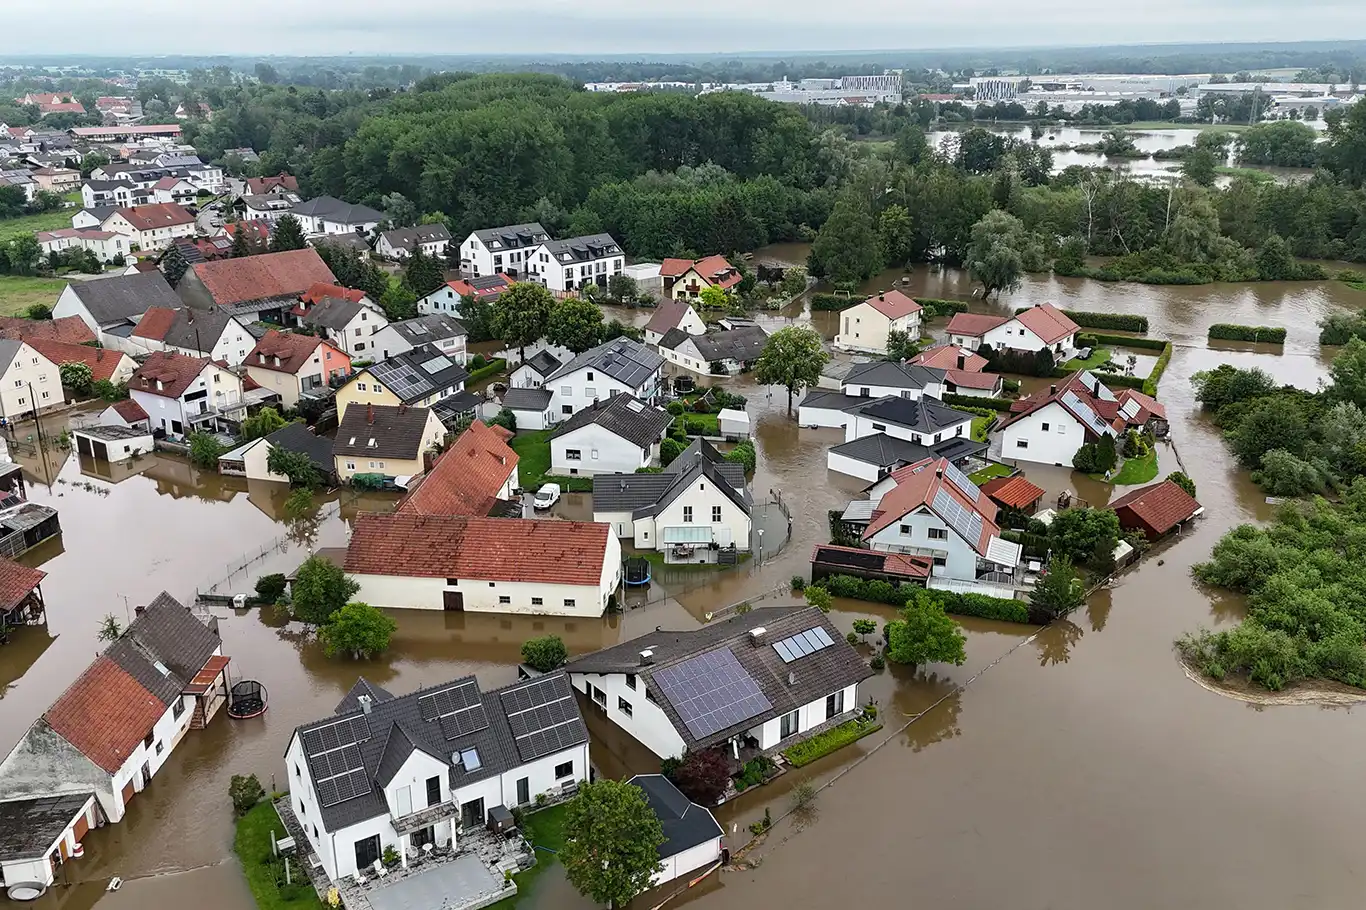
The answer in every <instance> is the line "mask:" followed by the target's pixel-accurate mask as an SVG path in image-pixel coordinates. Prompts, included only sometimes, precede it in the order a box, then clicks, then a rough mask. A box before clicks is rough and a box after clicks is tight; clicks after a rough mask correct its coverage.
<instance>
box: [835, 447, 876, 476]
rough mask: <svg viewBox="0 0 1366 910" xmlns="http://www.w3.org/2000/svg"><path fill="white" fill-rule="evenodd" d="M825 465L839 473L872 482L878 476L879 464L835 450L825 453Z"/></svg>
mask: <svg viewBox="0 0 1366 910" xmlns="http://www.w3.org/2000/svg"><path fill="white" fill-rule="evenodd" d="M825 466H826V468H827V469H829V470H831V471H834V472H835V473H837V474H848V475H849V476H850V477H857V478H859V479H860V480H866V481H868V482H869V483H872V482H873V481H874V480H877V478H878V470H879V469H878V466H877V465H873V464H869V463H868V462H866V461H858V460H856V459H853V458H850V457H849V456H847V455H840V454H837V453H836V452H834V451H829V450H828V451H827V452H826V453H825Z"/></svg>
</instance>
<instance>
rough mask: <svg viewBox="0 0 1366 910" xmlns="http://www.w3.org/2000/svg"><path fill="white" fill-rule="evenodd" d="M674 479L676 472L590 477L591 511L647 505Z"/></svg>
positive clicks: (621, 509) (676, 477)
mask: <svg viewBox="0 0 1366 910" xmlns="http://www.w3.org/2000/svg"><path fill="white" fill-rule="evenodd" d="M677 480H678V475H677V474H599V475H598V476H596V477H594V478H593V512H594V513H595V514H597V513H601V512H633V513H634V512H635V511H636V510H637V509H646V508H649V507H650V506H653V505H654V504H655V503H657V502H659V498H660V497H661V496H663V495H664V491H665V490H667V489H668V488H669V487H670V486H672V485H673V484H674V483H675V482H677Z"/></svg>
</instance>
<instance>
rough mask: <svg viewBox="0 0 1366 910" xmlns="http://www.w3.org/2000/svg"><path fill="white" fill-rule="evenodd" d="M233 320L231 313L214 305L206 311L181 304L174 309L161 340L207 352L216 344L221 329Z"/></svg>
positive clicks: (180, 346)
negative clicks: (173, 317) (169, 323)
mask: <svg viewBox="0 0 1366 910" xmlns="http://www.w3.org/2000/svg"><path fill="white" fill-rule="evenodd" d="M233 321H234V320H233V316H232V314H231V313H229V312H227V311H226V310H220V309H218V308H216V307H215V308H214V309H212V310H207V311H206V310H192V309H190V308H188V307H185V306H181V307H180V308H179V309H177V310H176V314H175V319H174V320H173V321H172V322H171V327H170V328H169V329H167V330H166V336H165V337H164V338H163V339H162V340H163V341H165V342H166V343H167V344H169V345H173V346H175V347H178V348H187V349H188V350H191V351H200V352H202V353H205V354H208V353H210V352H211V351H213V348H214V345H216V344H218V339H219V338H221V337H222V336H223V330H224V329H226V328H227V327H228V325H229V324H230V323H232V322H233ZM201 345H203V346H202V347H201Z"/></svg>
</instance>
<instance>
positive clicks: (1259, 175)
mask: <svg viewBox="0 0 1366 910" xmlns="http://www.w3.org/2000/svg"><path fill="white" fill-rule="evenodd" d="M1214 172H1215V173H1216V174H1223V175H1224V176H1226V177H1251V178H1252V179H1253V180H1256V181H1257V182H1258V183H1272V182H1274V181H1275V179H1276V178H1275V177H1273V176H1271V175H1270V174H1268V173H1267V172H1266V171H1260V170H1258V169H1257V168H1255V167H1229V166H1228V165H1226V164H1221V165H1219V166H1218V167H1216V168H1215V169H1214ZM1305 173H1306V174H1307V173H1309V172H1308V171H1305Z"/></svg>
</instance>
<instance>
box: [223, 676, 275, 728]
mask: <svg viewBox="0 0 1366 910" xmlns="http://www.w3.org/2000/svg"><path fill="white" fill-rule="evenodd" d="M265 713H266V687H265V686H263V685H261V684H260V683H258V682H257V681H256V680H254V679H244V680H241V681H240V682H235V683H233V684H232V689H231V690H230V691H229V693H228V716H229V717H231V718H232V719H233V720H246V719H247V718H248V717H260V716H261V715H262V714H265Z"/></svg>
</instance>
